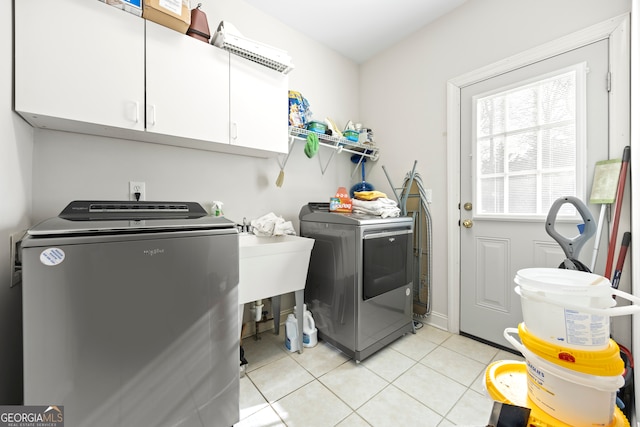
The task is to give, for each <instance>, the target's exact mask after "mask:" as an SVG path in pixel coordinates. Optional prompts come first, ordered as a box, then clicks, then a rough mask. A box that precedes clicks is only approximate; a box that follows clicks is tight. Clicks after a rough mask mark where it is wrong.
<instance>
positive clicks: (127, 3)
mask: <svg viewBox="0 0 640 427" xmlns="http://www.w3.org/2000/svg"><path fill="white" fill-rule="evenodd" d="M100 1H101V2H102V3H106V4H109V5H111V6H114V7H117V8H118V9H122V10H124V11H127V12H129V13H132V14H134V15H136V16H142V0H100Z"/></svg>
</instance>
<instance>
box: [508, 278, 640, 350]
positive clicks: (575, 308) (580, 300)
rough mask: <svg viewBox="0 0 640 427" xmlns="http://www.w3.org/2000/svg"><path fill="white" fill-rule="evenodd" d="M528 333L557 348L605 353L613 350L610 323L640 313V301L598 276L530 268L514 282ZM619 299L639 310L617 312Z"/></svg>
mask: <svg viewBox="0 0 640 427" xmlns="http://www.w3.org/2000/svg"><path fill="white" fill-rule="evenodd" d="M514 281H515V283H516V284H517V285H518V286H516V287H515V291H516V293H517V294H518V295H520V297H521V304H522V316H523V318H524V323H525V324H526V325H527V328H528V330H529V331H530V332H531V333H532V334H533V335H535V336H537V337H539V338H541V339H543V340H545V341H548V342H550V343H552V344H555V345H561V346H565V347H569V348H576V349H584V350H601V349H605V348H607V346H608V345H609V334H610V332H609V318H610V317H612V316H622V315H627V314H635V313H639V312H640V305H638V304H640V298H637V297H634V296H633V295H630V294H628V293H626V292H622V291H619V290H617V289H613V288H612V287H611V284H610V282H609V280H607V279H606V278H605V277H602V276H598V275H596V274H591V273H586V272H583V271H577V270H565V269H558V268H526V269H523V270H520V271H518V273H517V274H516V277H515V279H514ZM612 295H616V296H618V297H620V298H622V299H626V300H628V301H632V302H633V303H635V304H634V305H627V306H621V307H615V305H616V300H615V299H613V298H612Z"/></svg>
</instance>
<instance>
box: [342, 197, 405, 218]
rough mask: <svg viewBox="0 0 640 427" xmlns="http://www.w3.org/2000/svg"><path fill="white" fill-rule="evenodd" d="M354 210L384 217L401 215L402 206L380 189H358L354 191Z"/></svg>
mask: <svg viewBox="0 0 640 427" xmlns="http://www.w3.org/2000/svg"><path fill="white" fill-rule="evenodd" d="M353 196H354V197H353V200H352V205H353V212H359V213H363V214H369V215H377V216H380V217H382V218H393V217H398V216H400V208H399V207H398V203H397V202H396V201H394V200H391V199H388V198H387V195H386V194H384V193H382V192H380V191H375V190H374V191H356V192H355V193H353Z"/></svg>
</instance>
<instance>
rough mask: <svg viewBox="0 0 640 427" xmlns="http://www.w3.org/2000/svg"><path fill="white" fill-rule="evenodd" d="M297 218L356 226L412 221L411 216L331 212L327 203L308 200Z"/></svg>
mask: <svg viewBox="0 0 640 427" xmlns="http://www.w3.org/2000/svg"><path fill="white" fill-rule="evenodd" d="M298 218H299V219H300V221H309V222H322V223H329V224H345V225H356V226H361V225H376V224H404V223H413V218H411V217H407V216H400V217H394V218H382V217H381V216H378V215H371V214H364V213H359V212H352V213H340V212H331V211H330V210H329V203H324V202H309V203H308V204H306V205H304V206H303V207H302V209H301V210H300V214H299V215H298Z"/></svg>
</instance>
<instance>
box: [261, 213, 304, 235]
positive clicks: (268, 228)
mask: <svg viewBox="0 0 640 427" xmlns="http://www.w3.org/2000/svg"><path fill="white" fill-rule="evenodd" d="M251 231H253V234H255V235H256V236H263V237H265V236H284V235H285V234H291V235H294V236H295V235H296V230H295V229H294V228H293V224H292V223H291V221H285V220H284V219H283V218H282V217H279V216H277V215H276V214H274V213H273V212H269V213H268V214H266V215H263V216H261V217H260V218H258V219H252V220H251Z"/></svg>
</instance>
